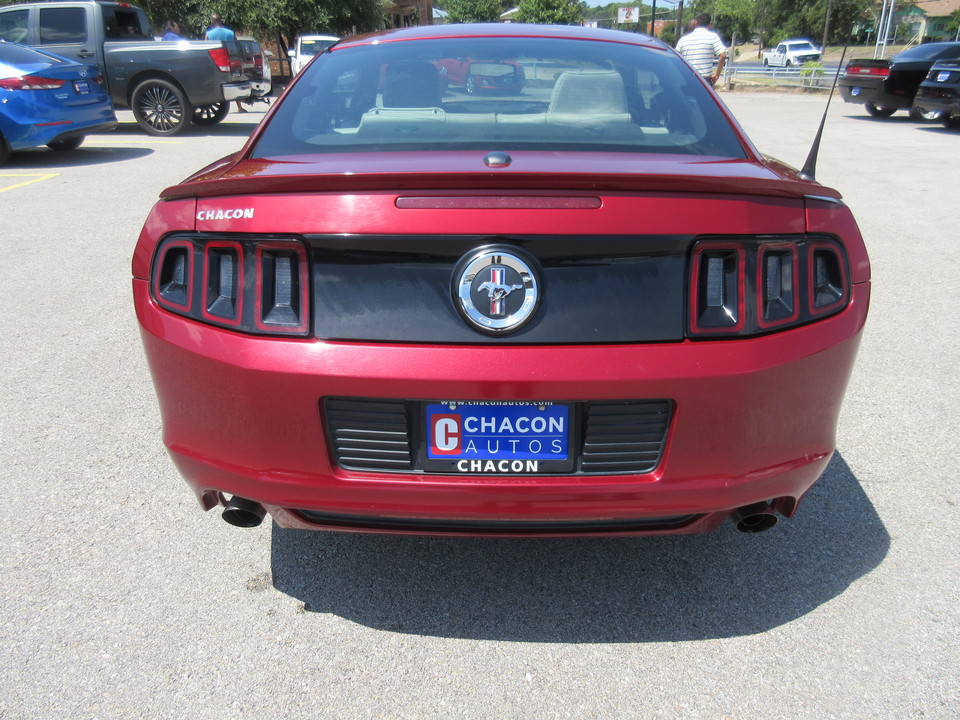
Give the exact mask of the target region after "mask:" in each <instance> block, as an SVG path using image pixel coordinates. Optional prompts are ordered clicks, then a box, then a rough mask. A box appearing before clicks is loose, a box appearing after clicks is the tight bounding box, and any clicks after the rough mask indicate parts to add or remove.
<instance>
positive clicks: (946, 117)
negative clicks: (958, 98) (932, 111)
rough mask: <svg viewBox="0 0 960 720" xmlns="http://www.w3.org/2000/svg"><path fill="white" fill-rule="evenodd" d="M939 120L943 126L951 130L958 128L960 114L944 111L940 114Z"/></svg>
mask: <svg viewBox="0 0 960 720" xmlns="http://www.w3.org/2000/svg"><path fill="white" fill-rule="evenodd" d="M940 122H942V123H943V126H944V127H945V128H949V129H951V130H960V115H955V114H954V113H949V112H945V113H943V114H942V115H941V116H940Z"/></svg>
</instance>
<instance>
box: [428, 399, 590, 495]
mask: <svg viewBox="0 0 960 720" xmlns="http://www.w3.org/2000/svg"><path fill="white" fill-rule="evenodd" d="M419 407H420V417H419V420H418V422H417V424H416V425H417V428H418V431H419V432H418V434H419V440H418V447H419V459H420V467H421V468H422V469H423V470H424V472H428V473H443V474H448V475H506V476H523V475H542V474H565V473H571V472H573V471H574V469H575V467H576V460H577V455H578V449H577V448H576V447H575V446H574V438H575V437H577V435H576V432H577V428H578V427H579V413H578V406H577V404H576V403H564V402H547V401H543V402H521V401H517V402H513V401H503V402H498V401H440V402H438V401H422V402H420V403H419Z"/></svg>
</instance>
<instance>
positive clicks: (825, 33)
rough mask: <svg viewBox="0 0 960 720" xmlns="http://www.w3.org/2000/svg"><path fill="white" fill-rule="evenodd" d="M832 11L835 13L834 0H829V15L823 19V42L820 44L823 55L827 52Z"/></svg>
mask: <svg viewBox="0 0 960 720" xmlns="http://www.w3.org/2000/svg"><path fill="white" fill-rule="evenodd" d="M831 13H833V0H827V16H826V17H825V18H824V19H823V42H822V43H821V44H820V52H821V53H823V55H826V54H827V39H828V38H829V36H830V15H831ZM821 57H822V56H821Z"/></svg>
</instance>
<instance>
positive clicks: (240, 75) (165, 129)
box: [0, 0, 270, 135]
mask: <svg viewBox="0 0 960 720" xmlns="http://www.w3.org/2000/svg"><path fill="white" fill-rule="evenodd" d="M0 39H2V40H7V41H9V42H18V43H21V44H23V45H30V46H32V47H36V48H40V49H42V50H45V51H47V52H50V53H53V54H55V55H60V56H62V57H65V58H70V59H73V60H76V61H78V62H81V63H85V64H88V65H96V66H98V67H99V68H100V72H101V73H102V74H103V77H104V79H105V81H106V83H107V86H108V89H109V92H110V97H111V99H112V100H113V104H114V106H115V107H118V108H129V109H130V110H132V111H133V115H134V117H135V118H136V120H137V123H138V124H139V125H140V127H141V128H143V129H144V131H146V132H147V133H149V134H151V135H176V134H177V133H179V132H182V131H183V130H184V129H185V128H186V127H188V126H189V125H190V123H191V122H193V123H196V124H198V125H213V124H216V123H218V122H220V121H221V120H223V119H224V118H225V117H226V116H227V113H228V112H229V111H230V102H231V101H233V100H255V99H258V98H260V97H262V96H264V95H266V94H268V93H269V92H270V80H269V79H268V78H265V76H264V63H263V54H262V52H261V50H260V45H259V44H258V43H257V42H256V41H253V40H239V41H223V42H220V41H207V40H196V41H193V40H178V41H173V42H164V41H156V40H154V38H153V36H152V34H151V30H150V20H149V19H148V18H147V15H146V13H145V12H144V11H143V10H141V9H140V8H138V7H135V6H133V5H128V4H127V3H116V2H101V1H100V0H72V1H65V2H64V1H57V0H53V1H52V2H50V1H48V2H23V3H16V4H14V5H6V6H4V7H0Z"/></svg>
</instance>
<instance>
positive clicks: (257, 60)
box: [253, 54, 263, 77]
mask: <svg viewBox="0 0 960 720" xmlns="http://www.w3.org/2000/svg"><path fill="white" fill-rule="evenodd" d="M253 65H254V68H255V69H256V74H257V77H262V76H263V55H259V54H257V55H254V56H253Z"/></svg>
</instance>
